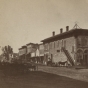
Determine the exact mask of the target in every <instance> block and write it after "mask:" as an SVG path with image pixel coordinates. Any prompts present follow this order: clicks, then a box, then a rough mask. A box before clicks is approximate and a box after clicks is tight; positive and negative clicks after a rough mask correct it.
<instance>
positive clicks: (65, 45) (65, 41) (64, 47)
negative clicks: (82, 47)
mask: <svg viewBox="0 0 88 88" xmlns="http://www.w3.org/2000/svg"><path fill="white" fill-rule="evenodd" d="M64 48H65V49H66V40H64Z"/></svg>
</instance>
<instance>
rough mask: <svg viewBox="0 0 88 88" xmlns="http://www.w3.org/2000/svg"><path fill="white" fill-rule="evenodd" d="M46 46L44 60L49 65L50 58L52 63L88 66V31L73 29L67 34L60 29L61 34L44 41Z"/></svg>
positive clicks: (53, 35)
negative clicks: (65, 62) (66, 62)
mask: <svg viewBox="0 0 88 88" xmlns="http://www.w3.org/2000/svg"><path fill="white" fill-rule="evenodd" d="M41 42H43V44H44V60H45V63H47V61H48V59H49V58H50V59H51V60H52V62H54V63H57V62H60V61H61V62H64V61H68V63H70V65H72V66H74V65H83V66H85V65H88V29H81V28H73V29H72V30H69V26H66V32H63V29H62V28H61V29H60V34H57V35H55V32H53V33H52V36H51V37H49V38H46V39H44V40H42V41H41Z"/></svg>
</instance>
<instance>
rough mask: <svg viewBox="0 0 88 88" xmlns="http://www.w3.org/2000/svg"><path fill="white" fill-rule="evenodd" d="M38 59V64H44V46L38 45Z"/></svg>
mask: <svg viewBox="0 0 88 88" xmlns="http://www.w3.org/2000/svg"><path fill="white" fill-rule="evenodd" d="M39 57H40V63H44V45H43V44H39Z"/></svg>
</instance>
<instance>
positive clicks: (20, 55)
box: [19, 46, 27, 62]
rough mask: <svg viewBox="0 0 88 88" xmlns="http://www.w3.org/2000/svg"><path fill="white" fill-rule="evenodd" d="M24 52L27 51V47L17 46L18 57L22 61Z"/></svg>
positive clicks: (24, 56) (24, 59)
mask: <svg viewBox="0 0 88 88" xmlns="http://www.w3.org/2000/svg"><path fill="white" fill-rule="evenodd" d="M26 53H27V47H26V46H22V47H21V48H19V59H21V61H22V62H24V61H26Z"/></svg>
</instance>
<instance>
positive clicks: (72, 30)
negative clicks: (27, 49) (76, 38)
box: [41, 28, 88, 42]
mask: <svg viewBox="0 0 88 88" xmlns="http://www.w3.org/2000/svg"><path fill="white" fill-rule="evenodd" d="M75 30H87V31H88V29H82V28H80V29H78V28H77V29H76V28H75V29H71V30H69V31H66V32H63V33H61V34H57V35H55V36H51V37H48V38H45V39H44V40H41V42H44V41H47V40H50V39H52V38H55V37H57V36H62V35H65V34H68V33H71V32H74V31H75Z"/></svg>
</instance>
